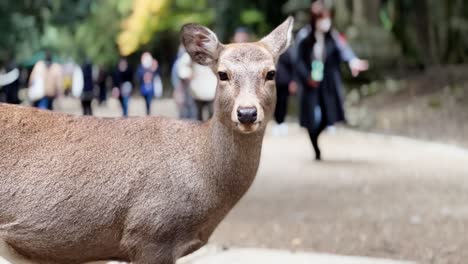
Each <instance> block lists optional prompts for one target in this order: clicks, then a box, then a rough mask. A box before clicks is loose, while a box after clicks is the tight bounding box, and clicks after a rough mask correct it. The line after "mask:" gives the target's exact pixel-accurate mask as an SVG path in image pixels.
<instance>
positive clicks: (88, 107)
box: [81, 60, 94, 116]
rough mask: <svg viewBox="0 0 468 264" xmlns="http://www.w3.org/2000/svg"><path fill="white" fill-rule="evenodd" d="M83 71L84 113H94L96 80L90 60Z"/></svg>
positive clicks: (82, 94) (82, 103)
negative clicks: (93, 103)
mask: <svg viewBox="0 0 468 264" xmlns="http://www.w3.org/2000/svg"><path fill="white" fill-rule="evenodd" d="M81 70H82V72H83V92H82V93H81V106H82V108H83V115H85V116H86V115H89V116H91V115H93V108H92V102H93V99H94V80H93V65H92V64H91V62H90V61H88V60H87V61H86V62H85V63H84V64H83V65H82V66H81Z"/></svg>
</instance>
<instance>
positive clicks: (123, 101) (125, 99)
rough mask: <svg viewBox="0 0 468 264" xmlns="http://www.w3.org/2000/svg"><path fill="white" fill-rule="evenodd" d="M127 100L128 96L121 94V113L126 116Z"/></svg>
mask: <svg viewBox="0 0 468 264" xmlns="http://www.w3.org/2000/svg"><path fill="white" fill-rule="evenodd" d="M128 101H129V98H128V96H122V99H121V101H120V102H121V104H122V113H123V116H124V117H128Z"/></svg>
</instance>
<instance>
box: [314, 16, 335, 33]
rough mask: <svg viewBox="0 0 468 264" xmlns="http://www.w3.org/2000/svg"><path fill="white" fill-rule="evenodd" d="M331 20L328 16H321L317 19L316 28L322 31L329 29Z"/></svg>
mask: <svg viewBox="0 0 468 264" xmlns="http://www.w3.org/2000/svg"><path fill="white" fill-rule="evenodd" d="M331 26H332V21H331V19H330V18H323V19H320V20H319V21H317V30H318V31H320V32H323V33H326V32H328V31H330V29H331Z"/></svg>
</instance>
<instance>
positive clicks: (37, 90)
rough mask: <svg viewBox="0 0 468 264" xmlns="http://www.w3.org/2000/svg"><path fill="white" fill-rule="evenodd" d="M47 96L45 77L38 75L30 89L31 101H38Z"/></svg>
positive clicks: (29, 96)
mask: <svg viewBox="0 0 468 264" xmlns="http://www.w3.org/2000/svg"><path fill="white" fill-rule="evenodd" d="M44 96H45V90H44V78H43V77H36V78H35V79H34V80H33V82H32V84H31V86H30V87H29V89H28V98H29V100H30V101H32V102H35V101H38V100H40V99H42V98H44Z"/></svg>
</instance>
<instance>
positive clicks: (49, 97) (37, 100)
mask: <svg viewBox="0 0 468 264" xmlns="http://www.w3.org/2000/svg"><path fill="white" fill-rule="evenodd" d="M62 74H63V72H62V67H61V66H60V65H59V64H58V63H54V62H53V61H52V55H51V53H50V52H48V51H47V52H46V54H45V60H44V61H38V62H37V63H36V65H34V68H33V70H32V72H31V76H30V78H29V91H28V94H29V98H30V100H31V101H32V102H33V105H34V106H35V107H38V108H41V109H48V110H53V105H54V100H55V99H56V97H57V96H58V95H59V94H60V93H61V91H62V86H63V76H62Z"/></svg>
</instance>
